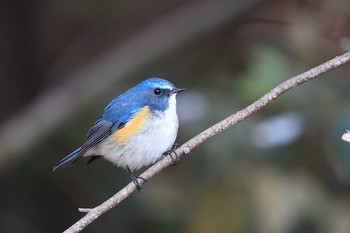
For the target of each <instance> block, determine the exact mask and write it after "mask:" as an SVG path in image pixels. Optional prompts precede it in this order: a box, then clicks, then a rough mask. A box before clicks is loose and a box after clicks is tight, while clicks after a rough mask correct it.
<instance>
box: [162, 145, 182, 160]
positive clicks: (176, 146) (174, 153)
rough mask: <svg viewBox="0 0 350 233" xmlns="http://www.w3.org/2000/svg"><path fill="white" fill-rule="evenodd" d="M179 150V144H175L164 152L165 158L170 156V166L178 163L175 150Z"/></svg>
mask: <svg viewBox="0 0 350 233" xmlns="http://www.w3.org/2000/svg"><path fill="white" fill-rule="evenodd" d="M177 148H179V144H177V143H175V144H174V145H173V146H172V147H171V149H170V150H168V151H166V152H165V153H164V155H165V156H170V158H171V165H172V166H176V165H179V163H180V158H179V156H178V155H177V153H176V149H177Z"/></svg>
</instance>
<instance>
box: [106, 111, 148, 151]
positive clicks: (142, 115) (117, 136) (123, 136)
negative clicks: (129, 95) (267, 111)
mask: <svg viewBox="0 0 350 233" xmlns="http://www.w3.org/2000/svg"><path fill="white" fill-rule="evenodd" d="M150 114H151V110H150V108H149V107H148V106H146V107H144V108H143V109H142V110H141V111H140V112H138V113H136V114H135V115H134V117H133V118H132V119H131V120H130V121H129V122H128V123H126V125H125V127H124V128H122V129H119V130H117V131H116V132H115V133H114V134H113V135H112V137H113V139H114V140H115V141H116V142H117V143H118V144H123V143H125V142H126V141H127V140H128V139H129V138H130V137H132V136H133V135H135V134H136V133H138V132H140V131H141V128H142V126H143V125H144V122H145V120H146V119H147V118H148V117H149V115H150Z"/></svg>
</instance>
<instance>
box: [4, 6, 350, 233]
mask: <svg viewBox="0 0 350 233" xmlns="http://www.w3.org/2000/svg"><path fill="white" fill-rule="evenodd" d="M349 29H350V3H349V2H348V1H346V0H333V1H331V0H323V1H321V0H319V1H318V0H303V1H301V0H299V1H297V0H282V1H262V0H236V1H232V0H220V1H209V0H203V1H195V0H187V1H185V0H178V1H174V0H169V1H154V0H149V1H133V0H132V1H122V0H109V1H106V0H104V1H101V0H99V1H98V0H84V1H82V0H76V1H68V0H45V1H43V0H34V1H23V0H22V1H21V0H11V1H9V0H7V1H6V0H4V1H1V2H0V77H1V84H0V95H1V97H0V101H1V105H0V106H1V108H0V113H1V114H0V185H1V192H0V232H6V233H7V232H9V233H10V232H27V233H31V232H36V233H38V232H45V233H46V232H62V231H63V230H65V229H66V228H68V227H69V226H70V225H72V224H73V223H74V222H76V221H77V220H78V219H80V218H81V217H82V216H83V214H82V213H79V212H78V207H84V208H90V207H94V206H96V205H99V204H100V203H101V202H103V201H104V200H106V199H108V198H109V197H110V196H112V195H113V194H114V193H116V192H117V191H118V190H120V189H121V188H123V187H124V186H125V185H126V184H127V183H128V182H129V181H130V179H129V175H128V173H127V172H126V171H124V170H122V169H118V168H115V167H113V166H112V164H110V163H109V162H106V161H103V160H99V161H97V162H95V163H93V164H91V165H89V166H87V167H84V161H83V162H81V163H79V164H77V165H76V166H74V167H72V168H70V169H65V170H60V171H58V172H52V166H53V165H54V164H55V163H56V162H57V161H58V160H59V159H61V158H62V157H63V156H65V155H67V154H69V153H70V152H71V151H73V150H74V149H75V148H77V147H79V146H80V144H81V143H82V142H83V141H84V138H85V135H86V133H87V131H88V129H89V128H90V127H91V126H92V124H93V123H94V122H95V120H96V119H97V118H98V117H99V116H100V115H101V114H102V112H103V108H104V107H105V105H106V104H107V103H108V102H109V101H110V100H111V99H113V98H114V97H115V96H117V95H119V94H121V93H123V92H124V91H125V90H127V89H129V88H130V87H132V86H134V85H136V84H137V83H139V82H140V81H142V80H144V79H146V78H148V77H152V76H157V77H164V78H166V79H168V80H170V81H171V82H173V83H174V84H175V85H176V86H178V87H185V88H187V91H186V92H184V93H181V94H179V95H178V113H179V118H180V130H179V136H178V139H177V142H178V143H180V144H182V143H184V142H186V141H187V140H189V139H190V138H192V137H193V136H195V135H196V134H198V133H199V132H201V131H202V130H204V129H206V128H208V127H209V126H211V125H212V124H214V123H216V122H218V121H219V120H221V119H223V118H225V117H227V116H229V115H231V114H233V113H234V112H236V111H238V110H240V109H242V108H244V107H246V106H247V105H248V104H250V103H252V102H253V101H255V100H256V99H257V98H259V97H261V96H262V95H263V94H264V93H266V92H267V91H269V90H270V89H272V88H273V87H275V86H276V85H277V84H279V83H281V82H283V81H285V80H286V79H288V78H290V77H291V76H294V75H297V74H299V73H301V72H303V71H306V70H308V69H310V68H312V67H314V66H316V65H318V64H320V63H322V62H324V61H327V60H329V59H331V58H333V57H335V56H337V55H340V54H342V53H345V52H346V51H348V50H349V48H350V30H349ZM349 72H350V66H349V65H345V66H343V67H341V68H340V69H337V70H333V71H331V72H329V73H327V74H325V75H323V76H322V77H320V78H317V79H315V80H313V81H311V82H308V83H306V84H304V85H302V86H299V87H297V88H294V89H293V90H291V91H289V92H288V93H287V94H285V95H283V96H282V97H280V98H278V99H277V100H276V101H274V102H273V103H272V104H270V105H268V106H267V107H266V108H264V109H263V110H262V111H260V112H258V113H257V114H255V115H254V116H253V117H250V118H248V119H247V120H244V121H243V122H241V123H239V124H237V125H235V126H234V127H233V128H230V129H229V130H227V131H226V132H223V133H221V134H220V135H218V136H216V137H214V138H211V139H210V140H209V141H207V142H205V143H204V144H202V145H200V147H199V148H197V149H195V150H193V151H192V152H191V153H190V155H188V156H185V157H183V158H182V159H181V162H180V165H179V166H176V167H170V168H168V169H166V170H165V171H163V172H162V173H160V174H159V175H157V176H156V177H154V178H153V179H152V180H150V181H149V182H148V183H147V184H146V186H145V187H144V189H142V191H141V192H140V193H134V194H132V196H131V197H129V198H128V199H126V200H125V201H124V202H122V203H121V204H120V205H118V206H117V207H116V208H114V209H112V210H111V211H109V212H108V213H107V214H105V215H103V216H102V217H100V218H99V219H98V220H97V221H95V222H93V223H92V224H91V225H89V226H88V227H87V228H86V229H85V230H84V231H83V232H125V233H127V232H146V233H148V232H191V233H193V232H201V233H205V232H208V233H209V232H239V233H246V232H247V233H304V232H305V233H306V232H307V233H326V232H333V233H348V232H350V221H349V219H350V145H348V144H346V143H345V142H343V141H341V139H340V138H341V135H342V134H343V133H344V132H345V130H346V129H350V103H349V100H350V92H349V86H350V79H349ZM85 162H86V161H85ZM140 172H141V171H140Z"/></svg>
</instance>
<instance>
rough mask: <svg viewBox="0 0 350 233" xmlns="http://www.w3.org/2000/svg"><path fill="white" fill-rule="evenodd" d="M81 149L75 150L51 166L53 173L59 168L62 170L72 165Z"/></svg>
mask: <svg viewBox="0 0 350 233" xmlns="http://www.w3.org/2000/svg"><path fill="white" fill-rule="evenodd" d="M80 149H81V148H78V149H76V150H75V151H73V152H72V153H70V154H69V155H67V156H66V157H64V158H63V159H61V160H60V161H58V163H56V164H55V166H53V171H56V170H57V169H59V168H64V167H66V166H69V165H72V164H73V163H74V162H75V159H76V158H77V156H78V154H79V152H80Z"/></svg>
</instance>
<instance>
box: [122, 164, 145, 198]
mask: <svg viewBox="0 0 350 233" xmlns="http://www.w3.org/2000/svg"><path fill="white" fill-rule="evenodd" d="M126 169H127V170H128V172H129V174H130V177H131V180H132V182H133V183H134V184H135V186H136V190H137V191H138V192H140V190H141V189H142V187H141V186H140V185H139V181H138V180H137V179H141V180H143V181H144V182H147V180H146V179H144V178H142V177H141V176H135V175H134V174H133V173H132V172H131V170H130V168H129V167H128V166H126Z"/></svg>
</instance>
